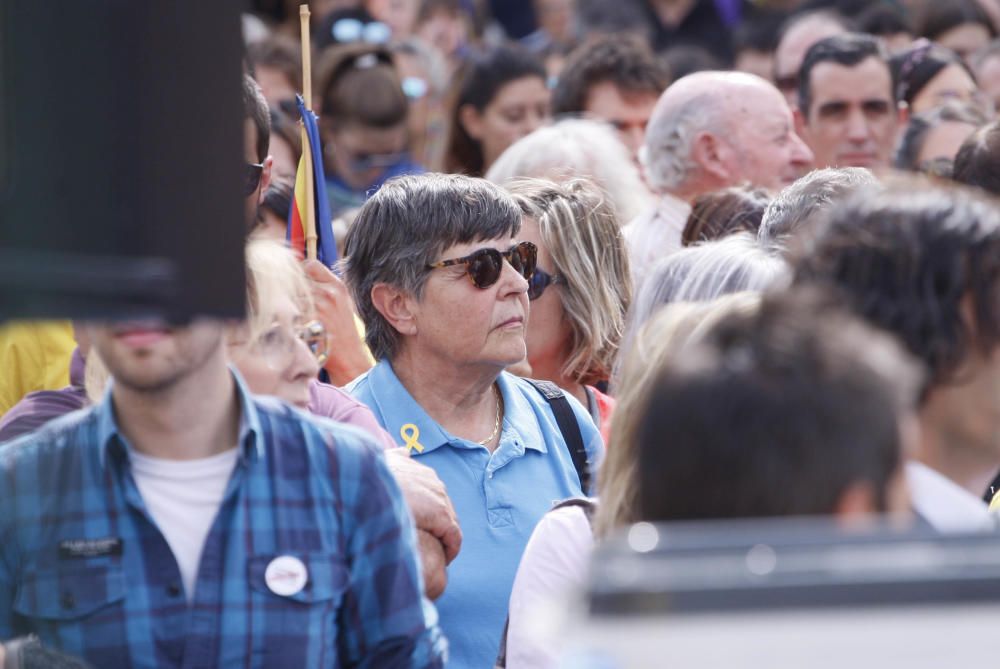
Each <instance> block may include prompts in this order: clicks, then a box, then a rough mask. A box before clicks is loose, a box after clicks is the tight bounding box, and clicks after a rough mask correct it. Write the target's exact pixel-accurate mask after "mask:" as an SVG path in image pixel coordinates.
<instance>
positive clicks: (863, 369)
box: [636, 293, 917, 522]
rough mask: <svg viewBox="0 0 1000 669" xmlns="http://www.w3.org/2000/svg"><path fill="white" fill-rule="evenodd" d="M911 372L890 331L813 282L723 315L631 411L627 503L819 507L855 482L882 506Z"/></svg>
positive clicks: (657, 515) (714, 508)
mask: <svg viewBox="0 0 1000 669" xmlns="http://www.w3.org/2000/svg"><path fill="white" fill-rule="evenodd" d="M916 383H917V374H916V372H915V370H914V368H913V366H912V365H911V364H910V363H909V362H908V360H907V359H906V357H905V355H904V354H903V353H902V352H901V351H900V350H899V348H898V346H896V345H895V344H894V343H893V342H892V341H891V339H890V338H889V337H887V336H885V335H881V334H879V333H877V332H874V331H873V330H872V329H871V328H869V327H867V326H866V325H865V324H864V323H862V322H860V321H859V320H858V319H857V318H854V317H852V316H850V315H849V314H847V313H845V312H843V311H842V310H838V309H835V308H833V307H832V306H831V305H830V304H827V303H823V302H822V301H821V300H819V299H818V298H816V297H814V296H812V295H804V294H802V293H780V294H777V295H772V296H768V297H765V298H764V300H763V302H762V303H761V306H760V309H759V311H758V312H756V313H745V312H742V313H741V312H734V313H732V314H729V315H727V316H724V317H723V318H722V320H721V321H720V322H719V323H718V324H717V325H715V326H714V327H712V328H711V329H710V331H709V333H708V334H707V335H706V336H705V337H704V338H703V339H701V340H700V341H695V342H694V343H692V344H688V345H686V346H684V347H683V350H682V351H680V352H678V353H675V354H674V355H673V357H672V358H671V359H668V360H667V362H666V364H665V366H664V368H663V369H662V371H661V372H660V376H659V378H658V379H657V381H656V382H655V384H654V386H653V389H652V391H651V392H650V394H649V400H648V403H647V405H646V407H644V410H643V412H642V414H641V415H640V417H639V420H638V424H639V428H638V430H637V439H638V441H637V446H638V448H637V452H638V459H639V462H638V466H637V468H636V469H637V471H638V496H637V501H638V505H637V511H638V517H639V519H641V520H645V521H652V522H656V521H674V520H707V519H720V518H739V517H762V516H790V515H825V514H831V513H834V512H835V511H836V509H837V505H838V502H839V501H840V500H841V498H842V496H843V494H844V493H845V491H847V490H848V489H849V488H850V487H851V486H852V485H856V484H865V483H867V484H869V485H870V486H871V488H872V491H873V493H874V496H875V504H876V506H877V508H878V510H883V511H884V510H885V509H886V506H887V499H888V496H887V494H886V493H887V490H888V486H889V483H890V481H891V480H892V477H893V475H894V474H896V473H898V472H899V469H900V465H901V460H902V454H901V450H902V448H901V432H900V428H899V421H900V418H901V417H902V416H903V415H905V413H908V412H909V411H910V410H912V406H913V396H914V394H915V386H916Z"/></svg>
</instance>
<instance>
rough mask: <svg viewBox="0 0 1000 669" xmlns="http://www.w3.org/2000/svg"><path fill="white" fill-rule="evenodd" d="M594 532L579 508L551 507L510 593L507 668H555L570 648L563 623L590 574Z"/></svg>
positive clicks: (540, 522) (526, 548)
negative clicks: (564, 642)
mask: <svg viewBox="0 0 1000 669" xmlns="http://www.w3.org/2000/svg"><path fill="white" fill-rule="evenodd" d="M593 549H594V534H593V532H592V531H591V529H590V521H588V520H587V514H586V513H585V512H584V510H583V509H582V508H580V507H579V506H565V507H562V508H559V509H555V510H553V511H549V512H548V513H546V514H545V515H544V516H542V519H541V520H540V521H538V525H536V526H535V530H534V532H532V533H531V538H530V539H529V540H528V545H527V546H526V547H525V549H524V554H523V555H522V556H521V564H520V565H519V566H518V568H517V576H515V577H514V588H513V590H512V591H511V594H510V625H509V627H508V628H507V666H508V667H516V668H517V669H542V668H543V667H555V666H557V664H558V662H559V658H560V657H561V655H562V651H563V650H564V649H563V648H562V647H561V646H560V645H559V639H560V637H561V636H562V635H561V634H560V631H561V630H560V627H561V623H562V622H564V621H565V620H566V617H567V615H566V614H567V612H568V609H569V608H570V606H571V605H572V603H573V600H572V597H573V595H574V593H575V592H577V591H579V590H580V589H581V588H582V587H583V584H584V581H585V580H586V577H587V566H588V564H589V563H590V554H591V552H592V551H593Z"/></svg>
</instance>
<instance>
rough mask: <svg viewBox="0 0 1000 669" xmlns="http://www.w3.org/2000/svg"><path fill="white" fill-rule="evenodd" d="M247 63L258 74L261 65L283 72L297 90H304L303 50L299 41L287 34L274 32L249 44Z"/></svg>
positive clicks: (251, 70)
mask: <svg viewBox="0 0 1000 669" xmlns="http://www.w3.org/2000/svg"><path fill="white" fill-rule="evenodd" d="M247 65H248V66H249V67H250V72H251V73H253V74H254V76H256V69H257V68H258V67H260V66H264V67H270V68H272V69H274V70H277V71H279V72H281V73H282V74H283V75H285V78H287V79H288V81H289V82H290V83H291V84H292V88H294V89H295V90H296V91H299V92H301V91H302V52H301V50H300V48H299V43H298V42H297V41H296V40H295V39H293V38H291V37H288V36H287V35H281V34H274V35H270V36H269V37H267V38H266V39H263V40H260V41H259V42H253V43H251V44H250V45H249V46H247Z"/></svg>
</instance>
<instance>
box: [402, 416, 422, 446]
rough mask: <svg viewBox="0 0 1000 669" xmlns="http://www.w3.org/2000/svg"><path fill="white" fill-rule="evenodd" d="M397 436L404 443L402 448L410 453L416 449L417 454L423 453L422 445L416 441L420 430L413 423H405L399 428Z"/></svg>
mask: <svg viewBox="0 0 1000 669" xmlns="http://www.w3.org/2000/svg"><path fill="white" fill-rule="evenodd" d="M399 436H401V437H402V438H403V441H404V442H406V443H405V444H404V446H406V448H407V449H408V450H409V451H410V452H413V449H416V450H417V453H423V452H424V445H423V444H421V443H420V442H419V441H417V439H419V438H420V429H419V428H418V427H417V426H416V425H414V424H413V423H407V424H406V425H404V426H403V427H401V428H399Z"/></svg>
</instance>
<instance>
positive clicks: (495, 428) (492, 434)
mask: <svg viewBox="0 0 1000 669" xmlns="http://www.w3.org/2000/svg"><path fill="white" fill-rule="evenodd" d="M493 393H494V394H495V395H496V397H497V417H496V419H495V420H494V422H493V431H492V432H490V436H488V437H486V438H485V439H483V440H482V441H477V442H476V443H477V444H479V445H480V446H485V445H486V444H488V443H490V442H491V441H493V438H494V437H496V436H497V432H499V431H500V408H501V406H502V405H503V401H502V400H501V398H500V390H499V389H498V388H497V386H496V384H495V383H494V384H493Z"/></svg>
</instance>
